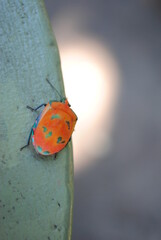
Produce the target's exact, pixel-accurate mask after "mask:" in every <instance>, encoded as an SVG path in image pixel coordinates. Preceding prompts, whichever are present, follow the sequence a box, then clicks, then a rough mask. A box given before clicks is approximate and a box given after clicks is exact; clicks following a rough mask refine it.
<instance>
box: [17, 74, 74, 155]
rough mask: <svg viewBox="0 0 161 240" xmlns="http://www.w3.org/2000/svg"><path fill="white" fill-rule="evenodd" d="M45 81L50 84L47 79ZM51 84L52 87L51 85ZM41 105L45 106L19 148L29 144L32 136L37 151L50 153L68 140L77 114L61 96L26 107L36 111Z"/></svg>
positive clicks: (61, 147)
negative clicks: (23, 143)
mask: <svg viewBox="0 0 161 240" xmlns="http://www.w3.org/2000/svg"><path fill="white" fill-rule="evenodd" d="M47 81H48V83H49V84H50V85H51V83H50V82H49V80H48V79H47ZM51 86H52V88H54V86H53V85H51ZM54 89H55V88H54ZM55 90H56V89H55ZM56 91H57V90H56ZM57 93H58V92H57ZM59 95H60V94H59ZM42 106H45V108H44V109H43V111H42V113H40V115H39V116H38V117H37V118H36V120H35V122H34V124H33V126H32V128H31V131H30V134H29V138H28V142H27V144H26V145H25V146H23V147H22V148H21V149H20V150H22V149H23V148H25V147H27V146H28V145H29V143H30V139H31V137H32V143H33V146H34V148H35V150H36V151H37V152H38V153H40V154H42V155H52V154H56V153H58V152H59V151H61V150H62V149H63V148H64V147H65V146H66V145H67V143H68V142H69V141H70V138H71V135H72V133H73V131H74V127H75V124H76V121H77V116H76V114H75V113H74V112H73V111H72V109H71V108H70V105H69V103H68V101H67V99H66V98H63V99H62V100H61V101H54V100H53V101H49V103H48V104H41V105H40V106H39V107H37V108H35V109H33V108H31V107H29V106H27V108H29V109H31V110H32V111H37V110H38V109H39V108H40V107H42ZM55 156H56V155H55Z"/></svg>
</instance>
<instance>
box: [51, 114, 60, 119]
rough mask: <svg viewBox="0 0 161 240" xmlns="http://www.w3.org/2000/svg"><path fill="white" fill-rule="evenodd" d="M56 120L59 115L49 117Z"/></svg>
mask: <svg viewBox="0 0 161 240" xmlns="http://www.w3.org/2000/svg"><path fill="white" fill-rule="evenodd" d="M56 118H60V115H59V114H55V115H52V116H51V119H56Z"/></svg>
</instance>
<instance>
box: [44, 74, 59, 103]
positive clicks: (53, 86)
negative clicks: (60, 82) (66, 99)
mask: <svg viewBox="0 0 161 240" xmlns="http://www.w3.org/2000/svg"><path fill="white" fill-rule="evenodd" d="M46 81H47V82H48V84H49V85H50V87H51V88H52V89H53V90H54V91H56V93H57V94H58V95H59V97H60V99H62V96H61V94H60V93H59V92H58V90H57V89H56V88H55V87H54V86H53V85H52V84H51V82H50V81H49V79H48V78H46Z"/></svg>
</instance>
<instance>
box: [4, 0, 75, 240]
mask: <svg viewBox="0 0 161 240" xmlns="http://www.w3.org/2000/svg"><path fill="white" fill-rule="evenodd" d="M0 2H1V4H0V6H1V10H0V75H1V77H0V239H3V240H21V239H23V240H25V239H26V240H33V239H34V240H41V239H43V240H45V239H47V240H52V239H54V240H57V239H62V240H70V239H71V223H72V206H73V159H72V158H73V157H72V144H71V142H70V143H69V144H68V145H67V147H66V148H65V149H63V150H62V151H61V152H60V153H59V154H58V155H57V158H56V160H54V156H50V157H43V156H40V155H38V154H37V153H36V152H35V150H34V148H33V146H32V145H30V146H29V147H28V148H25V149H23V151H22V152H20V147H22V146H23V145H24V144H26V142H27V138H28V134H29V132H30V128H31V126H32V124H33V123H34V120H35V118H36V116H37V113H34V112H31V111H30V110H29V109H27V108H26V105H29V106H31V107H37V106H38V105H40V104H41V103H47V102H48V101H49V100H53V99H56V100H59V96H58V94H57V93H56V92H54V91H53V89H51V87H50V86H49V84H48V83H47V81H46V78H48V79H49V80H50V81H51V82H52V84H53V85H54V86H55V88H56V89H57V90H58V91H59V93H60V94H61V95H62V96H65V93H64V86H63V79H62V73H61V67H60V58H59V52H58V48H57V44H56V41H55V38H54V36H53V33H52V29H51V26H50V23H49V20H48V17H47V14H46V10H45V7H44V2H43V1H42V0H35V1H33V0H8V1H6V0H1V1H0Z"/></svg>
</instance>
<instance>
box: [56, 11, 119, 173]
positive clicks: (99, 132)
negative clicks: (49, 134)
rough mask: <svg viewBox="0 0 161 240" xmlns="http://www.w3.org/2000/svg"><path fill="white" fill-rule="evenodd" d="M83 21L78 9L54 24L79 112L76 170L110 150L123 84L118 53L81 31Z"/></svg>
mask: <svg viewBox="0 0 161 240" xmlns="http://www.w3.org/2000/svg"><path fill="white" fill-rule="evenodd" d="M71 20H72V21H71ZM77 20H78V21H77ZM80 21H81V20H80V18H79V17H77V14H76V11H74V16H73V18H72V13H71V12H70V15H69V16H66V15H65V13H63V14H62V15H60V17H59V18H57V19H56V21H55V24H54V30H55V32H56V38H57V41H58V43H59V44H58V45H59V50H60V56H61V63H62V72H63V77H64V84H65V91H66V96H67V98H68V101H69V103H70V104H71V108H72V109H73V110H74V111H75V113H76V114H77V116H78V121H77V124H76V127H75V131H74V133H73V135H72V139H73V148H74V166H75V172H76V173H77V172H80V171H81V170H83V169H84V168H87V167H89V166H90V165H91V164H93V163H94V162H95V161H97V160H99V159H100V158H101V156H103V154H105V153H107V151H108V150H109V148H110V143H111V133H112V126H113V123H114V119H115V117H114V115H115V109H116V103H117V101H118V93H119V88H120V71H119V67H118V65H117V62H116V60H115V57H114V56H113V54H112V52H111V51H110V49H109V48H108V46H107V45H105V44H104V43H103V42H101V41H100V40H99V39H96V38H93V37H91V36H90V35H87V34H82V33H81V32H80V31H79V29H81V27H80V26H81V22H80Z"/></svg>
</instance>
